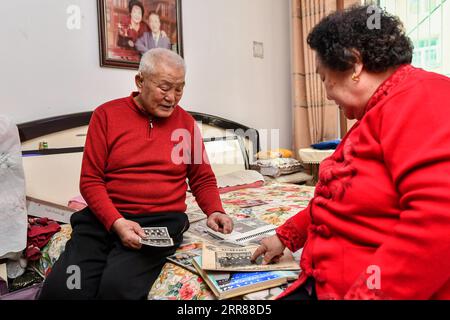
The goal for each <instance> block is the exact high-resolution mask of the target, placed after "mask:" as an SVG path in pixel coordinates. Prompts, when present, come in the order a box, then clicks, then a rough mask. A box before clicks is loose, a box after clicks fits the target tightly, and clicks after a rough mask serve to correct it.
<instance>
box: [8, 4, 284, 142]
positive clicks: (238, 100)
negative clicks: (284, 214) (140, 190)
mask: <svg viewBox="0 0 450 320" xmlns="http://www.w3.org/2000/svg"><path fill="white" fill-rule="evenodd" d="M96 3H97V1H96V0H38V1H37V0H22V1H3V2H2V5H1V6H0V11H1V12H0V13H1V17H2V28H0V39H2V44H1V45H0V57H1V59H2V65H1V68H0V70H1V76H0V99H1V102H0V113H2V114H6V115H8V116H10V117H11V118H12V119H13V120H14V121H16V122H18V123H20V122H25V121H31V120H35V119H39V118H44V117H50V116H55V115H61V114H66V113H74V112H81V111H87V110H92V109H94V108H95V107H96V106H98V105H99V104H101V103H103V102H105V101H108V100H111V99H115V98H118V97H122V96H126V95H128V94H129V93H130V91H131V90H132V89H133V88H134V80H133V79H134V74H135V72H134V71H131V70H122V69H111V68H101V67H100V66H99V46H98V30H97V8H96ZM182 3H183V5H182V9H183V10H182V11H183V42H184V57H185V59H186V63H187V67H188V73H187V87H186V90H185V95H184V97H183V99H182V101H181V103H180V104H181V105H182V106H183V107H184V108H185V109H187V110H193V111H198V112H204V113H209V114H214V115H218V116H221V117H224V118H228V119H232V120H234V121H236V122H240V123H242V124H245V125H247V126H250V127H255V128H258V129H260V128H265V129H280V146H282V147H290V146H291V107H290V105H291V93H290V92H291V89H290V58H289V57H290V47H289V46H290V44H289V33H290V31H289V28H290V21H289V1H288V0H283V1H280V0H183V2H182ZM69 5H78V6H79V7H80V8H81V13H82V24H81V29H80V30H69V29H68V28H67V27H66V21H67V19H68V17H69V14H67V13H66V10H67V8H68V6H69ZM253 41H258V42H263V43H264V55H265V57H264V59H259V58H254V57H253V52H252V50H253Z"/></svg>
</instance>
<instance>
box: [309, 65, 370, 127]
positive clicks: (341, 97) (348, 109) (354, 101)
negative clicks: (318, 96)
mask: <svg viewBox="0 0 450 320" xmlns="http://www.w3.org/2000/svg"><path fill="white" fill-rule="evenodd" d="M316 64H317V73H318V74H319V75H320V78H321V80H322V82H323V83H324V86H325V91H326V93H327V98H328V100H332V101H334V102H335V103H336V104H337V105H338V106H339V109H341V110H342V111H343V112H344V114H345V117H346V118H348V119H358V120H359V119H361V118H362V116H363V115H364V110H365V106H366V104H365V102H364V101H362V100H363V99H361V95H360V93H359V89H358V82H356V81H354V80H352V74H353V70H349V71H335V70H331V69H330V68H328V67H326V66H325V65H324V64H323V63H322V62H321V60H320V58H318V57H317V58H316Z"/></svg>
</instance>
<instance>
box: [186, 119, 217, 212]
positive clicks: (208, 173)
mask: <svg viewBox="0 0 450 320" xmlns="http://www.w3.org/2000/svg"><path fill="white" fill-rule="evenodd" d="M193 125H194V129H193V130H192V131H193V133H192V136H191V164H189V165H188V173H187V176H188V179H189V186H190V187H191V190H192V193H193V194H194V196H195V199H196V200H197V203H198V205H199V207H200V208H201V209H202V211H203V212H204V213H205V214H206V215H208V216H209V215H210V214H211V213H213V212H216V211H217V212H222V213H225V210H224V209H223V207H222V202H221V200H220V195H219V189H218V188H217V181H216V177H215V175H214V173H213V171H212V169H211V166H210V164H209V160H208V156H207V154H206V151H205V145H204V143H203V138H202V136H201V133H200V130H199V129H198V127H197V124H196V123H195V122H194V123H193Z"/></svg>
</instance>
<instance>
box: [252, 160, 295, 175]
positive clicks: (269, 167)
mask: <svg viewBox="0 0 450 320" xmlns="http://www.w3.org/2000/svg"><path fill="white" fill-rule="evenodd" d="M250 169H253V170H256V171H259V172H260V173H261V174H262V175H265V176H272V177H279V176H282V175H286V174H290V173H295V172H299V171H302V170H303V165H302V164H301V162H300V161H298V160H296V159H294V158H277V159H270V160H257V161H256V162H255V163H253V164H251V165H250Z"/></svg>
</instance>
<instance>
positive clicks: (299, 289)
mask: <svg viewBox="0 0 450 320" xmlns="http://www.w3.org/2000/svg"><path fill="white" fill-rule="evenodd" d="M369 12H370V11H369ZM369 17H370V14H369V13H368V7H367V6H364V7H352V8H350V9H348V10H345V11H342V12H336V13H333V14H331V15H329V16H327V17H325V18H324V19H323V20H322V21H321V22H320V23H319V24H318V25H317V26H315V28H314V29H313V30H312V32H311V33H310V35H309V36H308V44H309V46H310V47H311V48H312V49H313V50H314V51H315V52H316V54H317V66H318V67H317V72H318V73H319V75H320V77H321V78H322V81H323V82H324V85H325V88H326V92H327V95H328V99H330V100H334V101H335V102H336V103H337V104H338V105H339V106H340V108H341V109H342V110H343V112H344V114H345V116H346V117H347V118H349V119H357V120H358V121H357V122H356V124H355V125H354V126H353V127H352V129H351V130H350V131H349V132H348V133H347V135H346V136H345V137H344V138H343V139H342V142H341V143H340V145H339V146H338V148H337V149H336V151H335V153H334V154H333V155H332V156H330V157H329V158H328V159H326V160H325V161H323V162H322V164H321V166H320V172H319V182H318V184H317V187H316V191H315V196H314V198H313V199H312V200H311V202H310V204H309V206H308V207H307V208H306V209H305V210H303V211H301V212H299V213H298V214H297V215H295V216H294V217H292V218H291V219H289V220H288V221H286V223H285V224H284V225H282V226H280V227H279V228H278V229H277V232H276V235H274V236H272V237H269V238H266V239H264V240H263V241H262V243H261V246H260V247H259V248H258V249H257V251H256V252H255V255H254V257H253V258H254V259H256V257H257V256H259V255H261V254H264V261H265V263H269V262H271V261H274V260H276V259H277V257H279V255H280V254H281V253H282V252H283V249H284V248H285V247H288V248H289V249H290V250H292V251H297V250H299V249H301V248H303V252H302V257H301V261H300V265H301V268H302V273H301V274H300V276H299V279H298V280H297V281H296V282H295V283H294V284H293V285H291V286H290V287H289V288H288V289H287V290H286V291H285V292H284V293H282V294H281V295H280V296H279V297H278V298H280V299H315V298H318V299H450V125H449V123H450V79H449V78H447V77H444V76H441V75H438V74H435V73H431V72H426V71H424V70H421V69H417V68H414V67H412V66H411V64H410V63H411V60H412V52H413V46H412V44H411V41H410V40H409V39H408V37H407V36H406V35H405V33H404V31H403V27H402V24H401V22H400V21H399V20H398V18H396V17H393V16H391V15H389V14H388V13H386V12H385V11H381V10H380V22H381V24H380V28H378V29H377V28H369V26H368V25H367V21H368V18H369Z"/></svg>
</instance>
